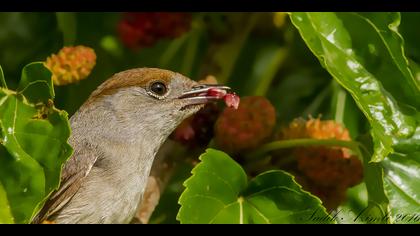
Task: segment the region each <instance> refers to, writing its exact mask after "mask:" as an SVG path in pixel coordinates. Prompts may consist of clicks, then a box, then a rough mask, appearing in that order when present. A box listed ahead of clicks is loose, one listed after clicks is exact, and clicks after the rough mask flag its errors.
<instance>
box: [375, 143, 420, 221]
mask: <svg viewBox="0 0 420 236" xmlns="http://www.w3.org/2000/svg"><path fill="white" fill-rule="evenodd" d="M419 145H420V144H419ZM381 164H382V166H383V169H384V188H385V194H386V196H387V197H388V199H389V206H390V210H391V222H393V223H412V224H418V223H420V219H419V215H418V213H419V212H420V185H419V184H418V180H419V179H420V152H414V153H412V154H410V155H407V156H403V155H400V154H392V155H390V156H389V157H387V158H385V160H384V161H382V162H381Z"/></svg>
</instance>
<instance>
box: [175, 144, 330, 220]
mask: <svg viewBox="0 0 420 236" xmlns="http://www.w3.org/2000/svg"><path fill="white" fill-rule="evenodd" d="M200 160H201V163H200V164H198V165H197V166H196V167H195V168H194V169H193V170H192V174H193V176H192V177H191V178H189V179H188V180H187V181H186V182H185V183H184V185H185V186H186V190H185V191H184V192H183V193H182V195H181V197H180V199H179V203H180V204H181V208H180V210H179V213H178V216H177V219H178V220H180V221H181V223H240V224H242V223H263V224H266V223H320V222H322V223H329V222H333V220H332V219H331V218H330V217H329V216H328V214H327V213H326V212H325V208H324V207H322V205H321V201H320V200H319V199H318V198H315V197H314V196H312V195H311V194H309V193H308V192H305V191H303V190H302V188H301V186H300V185H298V184H297V183H296V182H295V181H294V179H293V177H292V176H291V175H290V174H287V173H286V172H284V171H268V172H265V173H262V174H260V175H259V176H257V177H255V178H254V179H252V180H251V181H250V182H248V181H247V176H246V174H245V172H244V170H243V169H242V167H241V166H240V165H239V164H238V163H236V162H235V161H234V160H232V159H231V158H230V157H229V156H228V155H227V154H225V153H224V152H221V151H217V150H214V149H207V150H206V153H204V154H202V155H201V156H200Z"/></svg>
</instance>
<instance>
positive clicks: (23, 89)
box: [17, 62, 54, 103]
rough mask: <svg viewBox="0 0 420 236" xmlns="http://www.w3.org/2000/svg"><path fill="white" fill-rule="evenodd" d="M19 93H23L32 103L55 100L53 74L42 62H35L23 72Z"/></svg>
mask: <svg viewBox="0 0 420 236" xmlns="http://www.w3.org/2000/svg"><path fill="white" fill-rule="evenodd" d="M17 91H18V92H19V93H22V94H23V95H24V96H25V97H26V98H27V99H29V101H30V102H33V103H37V102H47V101H48V99H54V87H53V82H52V74H51V72H50V70H49V69H48V68H46V67H45V66H44V63H42V62H33V63H30V64H28V65H26V66H25V67H24V68H23V70H22V77H21V79H20V82H19V86H18V89H17Z"/></svg>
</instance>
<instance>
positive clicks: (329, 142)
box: [247, 139, 361, 159]
mask: <svg viewBox="0 0 420 236" xmlns="http://www.w3.org/2000/svg"><path fill="white" fill-rule="evenodd" d="M300 146H339V147H346V148H349V149H351V150H353V151H354V152H356V154H357V155H358V156H361V153H360V149H359V146H360V143H359V142H356V141H344V140H337V139H289V140H280V141H274V142H270V143H267V144H264V145H263V146H261V147H260V148H258V149H257V150H255V151H253V152H251V153H250V154H248V155H247V156H248V157H250V159H254V158H258V157H260V156H262V155H263V154H265V153H268V152H271V151H274V150H277V149H283V148H292V147H300Z"/></svg>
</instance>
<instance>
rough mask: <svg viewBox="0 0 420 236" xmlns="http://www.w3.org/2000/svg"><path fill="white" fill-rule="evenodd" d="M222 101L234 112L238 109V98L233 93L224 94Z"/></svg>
mask: <svg viewBox="0 0 420 236" xmlns="http://www.w3.org/2000/svg"><path fill="white" fill-rule="evenodd" d="M223 99H224V100H225V104H226V106H227V107H230V108H234V109H235V110H236V109H238V107H239V101H240V98H239V96H238V95H236V94H235V93H228V94H226V95H225V96H224V97H223Z"/></svg>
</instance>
